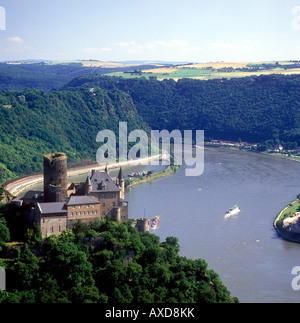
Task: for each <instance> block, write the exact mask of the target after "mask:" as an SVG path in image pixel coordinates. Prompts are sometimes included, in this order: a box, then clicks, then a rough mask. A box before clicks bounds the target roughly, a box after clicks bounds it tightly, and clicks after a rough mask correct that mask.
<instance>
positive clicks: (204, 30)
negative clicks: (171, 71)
mask: <svg viewBox="0 0 300 323" xmlns="http://www.w3.org/2000/svg"><path fill="white" fill-rule="evenodd" d="M25 59H39V60H54V61H57V60H82V59H84V60H88V59H93V60H100V61H132V60H145V61H171V62H203V63H206V62H216V61H227V62H233V61H237V62H251V61H252V62H259V61H283V60H300V0H147V1H146V0H59V1H58V0H51V1H49V0H48V1H47V0H0V61H7V60H25Z"/></svg>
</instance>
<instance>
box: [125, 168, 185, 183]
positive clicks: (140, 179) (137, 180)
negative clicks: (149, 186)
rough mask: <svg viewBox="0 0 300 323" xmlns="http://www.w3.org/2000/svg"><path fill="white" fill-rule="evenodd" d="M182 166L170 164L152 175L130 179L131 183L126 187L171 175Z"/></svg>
mask: <svg viewBox="0 0 300 323" xmlns="http://www.w3.org/2000/svg"><path fill="white" fill-rule="evenodd" d="M179 167H180V166H177V165H176V166H169V167H168V168H166V169H164V170H161V171H159V172H156V173H152V174H150V175H145V176H139V177H137V178H133V179H129V180H128V181H129V183H128V184H127V185H126V188H130V187H132V186H135V185H139V184H143V183H147V182H151V181H153V180H156V179H159V178H162V177H165V176H168V175H171V174H174V173H176V171H177V170H178V169H179Z"/></svg>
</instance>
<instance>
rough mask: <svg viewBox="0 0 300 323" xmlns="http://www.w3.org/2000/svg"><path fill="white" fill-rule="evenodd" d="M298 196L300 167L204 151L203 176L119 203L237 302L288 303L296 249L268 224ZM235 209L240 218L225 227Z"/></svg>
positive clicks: (170, 181) (150, 186) (130, 193)
mask: <svg viewBox="0 0 300 323" xmlns="http://www.w3.org/2000/svg"><path fill="white" fill-rule="evenodd" d="M158 168H159V167H158ZM158 168H157V169H158ZM137 169H139V170H143V169H149V167H147V166H143V167H141V166H140V167H137V166H135V167H129V168H125V170H124V173H125V174H128V173H130V172H132V171H135V170H137ZM152 169H154V170H155V169H156V168H155V167H152ZM111 174H112V176H115V175H116V174H117V171H114V172H111ZM83 177H84V176H83ZM83 177H76V178H74V179H73V180H83ZM39 185H40V184H39ZM30 189H33V187H31V188H30ZM35 189H40V187H39V186H38V185H37V186H36V187H35ZM298 193H300V163H297V162H294V161H290V160H286V159H281V158H276V157H270V156H266V155H262V154H257V153H252V152H247V151H242V150H241V151H240V150H234V149H228V148H205V168H204V173H203V174H202V175H201V176H199V177H186V176H185V166H182V167H181V168H180V169H179V171H177V173H176V174H174V175H170V176H167V177H164V178H161V179H158V180H155V181H153V182H151V183H145V184H142V185H137V186H134V187H132V188H130V189H128V190H127V191H126V193H125V198H126V199H127V200H128V201H129V214H130V217H131V218H139V217H143V216H144V214H145V215H146V217H149V218H152V217H153V216H154V215H157V214H158V215H160V216H161V221H160V227H159V228H158V230H156V231H155V232H154V233H155V234H156V235H158V236H159V237H160V240H161V241H165V239H166V237H168V236H174V237H177V238H179V244H180V247H181V249H180V254H181V255H182V256H185V257H187V258H192V259H196V258H202V259H204V260H205V261H206V262H207V263H208V268H209V269H213V270H214V271H215V272H217V273H218V274H219V276H220V278H221V280H222V281H223V283H224V284H225V285H226V286H227V288H228V290H229V291H230V292H231V295H232V296H236V297H238V298H239V300H240V301H241V302H243V303H244V302H247V303H260V302H261V303H279V302H280V303H287V302H288V303H290V302H298V301H299V296H300V291H294V290H293V289H292V286H291V283H292V279H293V278H294V277H295V276H293V275H292V273H291V272H292V268H293V267H294V266H300V257H299V254H300V245H299V244H295V243H291V242H287V241H284V240H283V239H281V238H280V237H279V236H278V235H277V233H276V231H275V230H274V229H273V221H274V218H275V216H276V214H277V213H278V212H279V211H280V210H281V209H283V208H284V207H285V206H286V205H287V204H288V203H289V202H291V201H293V200H295V198H296V195H297V194H298ZM234 204H238V206H239V208H240V210H241V212H240V213H239V214H238V215H236V216H233V217H231V218H228V219H225V218H224V214H225V213H226V211H227V210H228V209H229V208H230V207H232V206H233V205H234ZM151 232H152V231H151ZM152 233H153V232H152Z"/></svg>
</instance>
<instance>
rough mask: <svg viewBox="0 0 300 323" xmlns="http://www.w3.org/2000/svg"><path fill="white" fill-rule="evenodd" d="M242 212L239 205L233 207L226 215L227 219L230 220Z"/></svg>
mask: <svg viewBox="0 0 300 323" xmlns="http://www.w3.org/2000/svg"><path fill="white" fill-rule="evenodd" d="M240 211H241V210H240V209H239V207H238V206H237V205H235V206H233V207H232V208H230V209H229V211H228V212H227V213H226V214H225V218H228V217H230V216H232V215H235V214H238V213H239V212H240Z"/></svg>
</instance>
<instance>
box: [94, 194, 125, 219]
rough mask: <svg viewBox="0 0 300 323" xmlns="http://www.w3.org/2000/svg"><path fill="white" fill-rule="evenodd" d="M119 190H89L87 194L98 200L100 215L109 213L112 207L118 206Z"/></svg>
mask: <svg viewBox="0 0 300 323" xmlns="http://www.w3.org/2000/svg"><path fill="white" fill-rule="evenodd" d="M119 194H120V193H119V192H115V193H112V192H91V193H90V194H89V195H90V196H94V197H96V198H97V199H98V200H99V201H100V214H101V216H106V215H110V214H111V211H112V209H113V208H116V207H118V206H119V201H120V199H119Z"/></svg>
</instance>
